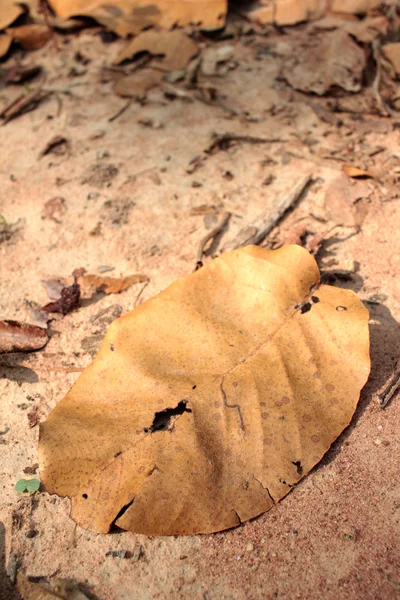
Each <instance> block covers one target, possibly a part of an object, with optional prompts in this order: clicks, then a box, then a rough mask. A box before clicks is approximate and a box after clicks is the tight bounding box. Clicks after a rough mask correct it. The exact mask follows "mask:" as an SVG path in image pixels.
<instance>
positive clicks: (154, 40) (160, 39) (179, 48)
mask: <svg viewBox="0 0 400 600" xmlns="http://www.w3.org/2000/svg"><path fill="white" fill-rule="evenodd" d="M139 52H149V53H150V54H152V55H153V56H160V55H162V56H164V58H163V59H162V60H160V59H157V60H154V61H153V64H156V65H158V66H159V67H160V68H162V69H165V70H166V71H177V70H178V69H182V68H183V67H185V66H186V65H187V64H188V62H189V61H190V60H191V59H192V58H193V56H195V55H196V54H197V53H198V46H197V44H196V43H195V42H194V41H193V40H191V39H190V37H188V36H187V35H185V34H184V33H182V31H178V30H174V31H154V30H150V31H144V32H143V33H141V34H140V35H138V36H136V37H135V38H133V40H131V41H130V42H129V43H128V44H127V45H126V46H125V48H123V49H122V50H121V52H120V53H119V54H118V56H117V58H116V60H115V61H114V62H115V63H116V64H119V63H121V62H123V61H124V60H127V59H129V58H133V57H134V56H135V55H136V54H138V53H139Z"/></svg>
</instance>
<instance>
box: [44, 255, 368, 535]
mask: <svg viewBox="0 0 400 600" xmlns="http://www.w3.org/2000/svg"><path fill="white" fill-rule="evenodd" d="M369 368H370V361H369V340H368V312H367V310H366V309H365V308H364V306H363V305H362V303H361V302H360V301H359V299H358V298H357V296H356V295H355V294H354V293H353V292H351V291H349V290H344V289H338V288H334V287H330V286H326V285H319V272H318V267H317V264H316V263H315V261H314V259H313V258H312V257H311V256H310V254H309V253H308V252H307V251H306V250H304V249H303V248H301V247H299V246H284V247H282V248H280V249H279V250H276V251H268V250H266V249H263V248H259V247H256V246H248V247H246V248H241V249H239V250H235V251H233V252H229V253H226V254H223V255H222V256H221V257H220V258H217V259H215V260H213V261H212V262H210V263H209V264H208V265H207V266H205V267H203V268H201V269H200V270H198V271H196V272H195V273H193V274H192V275H188V276H187V277H184V278H181V279H178V280H177V281H175V282H174V283H173V284H172V285H171V286H170V287H169V288H167V289H166V290H165V291H163V292H162V293H161V294H159V295H158V296H156V297H154V298H152V299H151V300H148V301H147V302H145V303H143V304H142V305H140V306H138V307H137V308H135V310H133V311H132V312H130V313H129V314H127V315H126V316H124V317H122V318H120V319H117V320H116V321H114V322H113V323H112V324H111V326H110V328H109V330H108V333H107V335H106V337H105V340H104V342H103V345H102V347H101V349H100V351H99V353H98V355H97V357H96V359H95V360H94V362H93V363H92V364H91V365H90V366H89V367H88V368H87V369H86V370H85V371H84V373H83V374H82V375H81V376H80V377H79V379H78V380H77V382H76V383H75V385H74V387H73V388H72V389H71V391H70V392H69V393H68V394H67V395H66V397H65V398H64V399H63V400H62V401H61V402H60V403H59V404H58V405H57V406H56V408H55V409H54V410H53V411H52V412H51V413H50V415H49V417H48V418H47V420H46V421H45V422H44V423H42V424H41V425H40V427H41V433H40V444H39V457H40V458H39V461H40V473H41V478H42V483H43V484H44V486H45V488H46V489H47V491H48V492H49V493H51V494H53V493H57V494H59V495H61V496H69V497H70V498H71V500H72V516H73V518H74V519H75V520H76V521H77V523H79V524H80V525H81V526H82V527H86V528H89V529H92V530H95V531H98V532H104V533H105V532H108V531H109V529H110V526H111V525H112V524H113V523H114V522H115V523H116V525H118V526H119V527H121V528H123V529H127V530H130V531H134V532H138V533H144V534H148V535H172V534H195V533H199V532H203V533H206V532H213V531H219V530H222V529H226V528H229V527H233V526H236V525H238V524H239V523H240V522H241V521H246V520H248V519H251V518H253V517H255V516H257V515H259V514H260V513H262V512H264V511H266V510H268V509H270V508H271V507H272V506H273V504H274V502H277V501H278V500H280V499H281V498H282V497H283V496H285V495H286V494H287V493H288V492H289V491H290V489H291V488H292V487H293V486H294V485H296V483H297V482H298V481H299V480H300V479H301V478H302V477H303V476H304V475H305V474H306V473H308V471H309V470H310V469H311V468H312V467H313V466H314V465H315V464H316V463H318V461H319V460H320V459H321V458H322V456H323V455H324V453H325V452H326V451H327V450H328V448H329V446H330V445H331V444H332V442H333V441H334V440H335V439H336V438H337V436H338V435H339V434H340V433H341V432H342V431H343V429H344V428H345V427H346V426H347V425H348V424H349V422H350V420H351V417H352V415H353V413H354V410H355V408H356V405H357V402H358V398H359V392H360V389H361V388H362V386H363V385H364V384H365V382H366V380H367V377H368V373H369Z"/></svg>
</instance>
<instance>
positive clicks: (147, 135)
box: [0, 25, 400, 600]
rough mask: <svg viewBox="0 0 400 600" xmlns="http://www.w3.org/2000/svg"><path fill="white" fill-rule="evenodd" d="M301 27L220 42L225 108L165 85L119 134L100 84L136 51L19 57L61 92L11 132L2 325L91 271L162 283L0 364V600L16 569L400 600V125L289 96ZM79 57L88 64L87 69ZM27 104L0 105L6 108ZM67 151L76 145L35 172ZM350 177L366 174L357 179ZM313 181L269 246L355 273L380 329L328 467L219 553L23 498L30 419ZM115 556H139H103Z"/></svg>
mask: <svg viewBox="0 0 400 600" xmlns="http://www.w3.org/2000/svg"><path fill="white" fill-rule="evenodd" d="M309 27H310V25H308V26H306V25H302V26H299V27H294V28H291V29H290V30H287V31H286V32H285V33H282V32H279V31H272V30H271V31H270V32H269V35H268V36H267V35H261V34H259V33H257V32H255V33H252V34H251V33H250V34H249V35H247V36H243V37H241V38H239V39H235V40H234V41H233V42H232V41H229V42H227V41H213V42H211V43H212V44H214V46H216V47H219V46H223V45H226V44H227V43H229V44H233V45H234V60H235V64H234V67H235V68H232V69H231V70H228V71H227V72H226V74H224V76H223V77H214V78H212V84H213V85H214V86H216V87H218V89H219V90H221V93H222V95H223V98H224V105H223V106H221V105H217V104H216V103H213V102H209V103H206V102H202V101H199V100H197V99H196V98H195V97H193V96H191V95H190V94H188V95H187V96H186V95H184V96H183V97H181V96H179V94H176V93H175V92H174V91H171V89H172V88H173V90H175V88H177V87H179V85H178V84H169V86H170V87H169V88H168V90H169V91H168V90H167V93H165V89H163V88H160V87H158V88H155V89H154V90H152V91H151V92H150V93H149V94H148V96H147V101H146V102H137V101H132V102H131V103H130V104H129V106H128V107H127V108H126V110H125V111H124V112H123V113H121V114H120V115H119V116H116V115H117V113H118V111H119V110H120V109H121V108H123V107H125V105H126V102H127V101H126V99H123V98H120V97H118V96H117V95H116V94H115V93H114V91H113V89H112V85H113V81H112V77H111V76H110V73H111V74H112V73H113V72H112V71H107V70H104V69H102V67H104V66H105V65H110V63H111V61H112V59H113V58H114V56H115V55H116V54H117V52H118V50H119V49H120V48H121V47H122V44H123V42H122V41H116V42H115V43H113V44H110V45H107V44H104V43H103V42H102V40H101V39H100V37H99V35H98V34H97V33H96V31H97V30H94V29H90V30H84V31H82V32H81V33H78V34H64V35H57V45H54V43H53V42H50V43H49V44H47V45H46V46H45V47H44V48H43V49H41V50H39V51H37V52H35V53H30V54H21V55H17V57H18V58H19V60H21V61H22V64H24V65H32V64H36V65H37V64H39V65H41V66H42V67H43V69H44V71H45V73H46V80H45V87H46V89H48V90H52V94H51V95H50V96H49V97H48V98H47V99H45V100H44V101H42V102H41V103H40V105H39V106H37V108H36V109H35V110H33V111H31V112H29V113H27V114H24V115H22V116H20V117H18V118H16V119H14V120H13V121H10V122H9V123H8V124H6V125H4V126H3V127H1V129H0V140H1V145H2V153H1V164H0V182H1V184H0V185H1V192H2V193H1V198H0V213H1V214H2V215H3V216H4V218H5V219H6V220H7V223H9V224H15V225H14V226H13V234H12V235H10V236H7V238H8V239H3V241H2V243H1V244H0V265H1V267H0V269H1V280H0V289H1V294H0V317H1V318H7V319H17V320H22V321H27V322H34V321H33V316H32V311H31V310H30V308H29V305H28V304H27V302H26V301H35V302H37V303H38V304H40V305H43V304H45V303H46V302H48V298H47V295H46V291H45V289H44V287H43V286H42V284H41V280H45V279H49V278H52V277H68V276H70V275H71V273H72V272H73V270H74V269H76V268H79V267H84V268H85V269H87V271H88V272H90V273H101V272H105V273H106V274H107V275H112V276H119V275H127V274H131V273H143V274H145V275H147V276H148V277H149V279H150V283H149V284H148V285H147V286H145V287H144V286H143V284H140V283H139V284H136V285H134V286H132V287H130V288H129V289H128V290H126V291H124V292H122V293H121V294H118V295H113V294H110V295H104V294H100V293H99V294H96V295H95V296H94V297H93V298H92V299H91V300H89V299H87V298H86V299H85V298H84V300H83V302H82V306H81V307H80V308H79V309H77V310H75V311H73V312H71V313H70V314H68V315H66V316H65V317H64V318H59V319H57V320H56V321H53V322H52V323H51V329H52V332H53V335H52V337H51V339H50V341H49V343H48V344H47V346H46V347H45V348H44V349H43V350H41V351H38V352H37V353H34V354H28V355H23V356H22V358H21V356H17V355H10V356H7V357H5V356H3V357H2V358H1V366H0V377H1V379H0V389H1V403H0V415H1V419H0V443H1V452H0V471H1V489H2V492H1V498H0V522H1V524H0V580H1V581H0V597H1V599H2V600H3V599H4V600H8V599H9V600H13V599H14V598H18V597H19V596H18V593H17V591H16V588H15V586H13V584H12V581H15V577H16V573H17V571H18V572H22V573H24V574H25V575H26V576H29V577H58V578H66V579H71V580H74V581H76V582H78V583H79V584H80V586H81V589H82V590H83V591H84V592H85V593H86V594H87V596H88V597H89V598H97V599H98V600H128V599H129V600H131V599H133V598H135V599H136V598H137V599H141V600H146V599H149V600H150V599H155V598H190V599H192V598H193V599H199V600H201V599H203V600H221V599H224V600H228V599H231V600H244V599H248V600H253V599H254V600H255V599H263V600H267V599H268V600H269V599H274V598H286V599H289V598H290V599H294V598H297V599H309V600H314V599H315V600H317V599H321V598H324V599H327V600H330V599H332V600H333V599H335V600H336V599H337V598H340V599H343V600H344V599H347V598H351V599H355V598H363V599H365V600H367V599H371V600H372V599H374V600H386V599H395V598H396V599H400V543H399V540H400V486H399V481H400V467H399V460H398V457H399V452H400V444H399V434H398V424H399V422H400V403H399V398H398V397H397V398H396V397H395V398H394V399H393V400H392V402H391V403H390V404H389V405H388V406H387V407H386V408H385V410H382V409H381V408H380V403H379V398H378V394H379V392H381V391H382V389H383V386H384V385H385V383H386V382H387V381H388V379H389V377H390V376H391V374H392V373H393V369H394V368H395V363H396V360H397V358H398V356H399V355H400V336H399V326H398V321H399V317H400V289H399V273H400V249H399V236H398V229H399V222H400V221H399V219H400V208H399V195H398V189H399V188H398V185H399V175H400V150H399V148H400V146H399V142H400V119H398V118H396V116H395V115H393V114H392V115H387V116H382V114H379V111H376V110H366V109H365V106H367V103H366V102H365V100H366V99H367V100H368V99H370V97H371V88H370V87H369V88H368V87H367V86H364V89H363V91H362V92H360V93H358V94H356V95H348V94H347V95H346V94H344V95H342V96H341V97H339V100H337V98H336V99H335V100H334V102H336V103H338V102H339V103H340V102H342V103H344V102H345V101H348V105H347V110H345V108H346V107H344V108H343V106H342V109H341V111H340V112H337V111H336V112H334V111H333V110H332V102H333V101H332V98H331V99H330V98H326V97H324V98H319V97H317V96H312V95H308V94H305V93H300V92H296V91H295V90H294V89H293V88H292V87H290V86H289V85H288V83H287V82H286V81H285V78H284V77H282V64H283V61H284V58H283V57H284V56H285V55H286V53H287V48H288V46H287V44H288V43H289V42H293V41H296V40H298V39H301V36H305V35H309V29H308V28H309ZM205 43H208V42H205ZM78 52H79V55H77V53H78ZM77 56H81V57H84V58H85V60H83V61H82V60H81V59H80V60H79V61H78V62H79V64H80V65H81V66H82V63H84V65H83V68H81V69H77V70H75V71H73V67H74V66H75V67H76V62H77V58H76V57H77ZM15 61H16V57H15V55H13V56H11V57H10V58H8V60H7V61H5V62H4V63H3V64H2V66H3V67H9V66H12V65H14V64H15ZM19 94H20V89H17V87H16V86H7V87H6V88H4V89H2V90H1V91H0V107H5V106H6V105H8V104H9V103H10V102H11V101H12V99H13V98H15V97H16V96H17V95H19ZM349 99H350V100H349ZM330 101H331V104H329V102H330ZM350 104H351V106H350ZM232 107H233V109H232ZM349 107H350V108H349ZM399 114H400V113H399ZM112 117H115V118H114V119H112V120H110V118H112ZM226 133H229V134H234V135H237V136H242V139H241V140H236V141H235V140H233V141H231V142H229V143H228V144H227V145H226V146H227V147H226V146H224V145H223V144H222V145H221V144H220V146H219V147H217V148H216V149H215V150H214V151H212V152H209V153H206V152H205V150H206V149H207V148H209V147H210V144H211V143H212V141H213V139H214V140H215V137H214V138H213V134H219V135H221V134H226ZM54 136H62V137H63V138H65V139H66V140H67V142H66V143H65V144H62V145H61V148H58V150H57V151H56V150H55V151H54V152H50V153H48V154H46V155H44V156H39V155H40V153H41V151H42V150H43V149H44V148H45V147H46V144H47V143H48V142H49V140H51V139H52V138H53V137H54ZM246 136H247V137H246ZM249 136H250V137H249ZM254 137H255V138H263V141H262V142H260V141H258V142H257V143H254V140H253V143H252V140H251V138H254ZM343 165H350V166H354V167H359V168H364V169H368V170H369V171H371V173H372V174H373V175H374V178H363V179H356V178H351V177H349V176H348V175H347V174H346V173H345V172H344V171H343ZM308 174H310V175H312V183H311V185H310V186H309V187H308V189H307V190H306V192H305V193H304V194H303V197H302V198H301V199H300V200H299V201H298V203H297V204H296V206H295V207H294V209H293V210H292V211H291V212H290V213H289V214H288V215H287V216H286V217H285V218H284V219H283V220H282V222H281V224H280V225H279V227H277V228H275V229H274V230H273V232H272V233H271V234H270V236H269V237H268V238H267V240H266V241H265V242H264V244H265V245H268V246H270V247H271V246H276V245H278V244H280V243H284V242H294V243H300V241H301V239H305V238H307V241H308V243H309V244H310V243H311V242H312V241H313V240H314V242H315V244H317V246H318V245H319V244H318V241H321V240H322V242H321V247H320V249H319V252H318V261H319V264H320V267H321V269H322V270H323V271H324V272H328V273H329V272H331V273H332V272H337V271H339V272H341V274H340V273H339V276H338V275H337V274H336V276H335V275H333V276H332V277H331V281H332V283H333V284H334V285H342V286H345V287H348V288H351V289H353V290H354V291H356V292H357V293H358V295H359V297H360V298H361V299H362V301H363V302H364V303H365V305H366V306H367V308H368V310H369V311H370V315H371V321H370V333H371V357H372V371H371V376H370V379H369V381H368V383H367V385H366V386H365V388H364V389H363V390H362V393H361V399H360V402H359V406H358V409H357V411H356V414H355V416H354V418H353V421H352V423H351V425H350V426H349V427H348V429H347V430H346V431H345V432H344V433H343V434H342V435H341V436H340V438H339V439H338V440H337V441H336V442H335V443H334V444H333V446H332V447H331V449H330V450H329V452H328V453H327V454H326V456H325V457H324V459H323V460H322V461H321V463H320V464H319V465H318V466H317V467H316V468H315V469H314V470H313V471H312V472H311V473H310V474H309V475H308V476H307V477H305V478H304V479H303V480H302V481H301V483H300V484H299V485H297V486H296V488H295V489H294V490H293V491H292V492H291V493H290V494H289V495H288V496H287V497H285V498H284V499H283V500H282V501H281V502H279V503H278V504H277V505H276V506H275V507H274V508H273V509H272V510H271V511H269V512H268V513H266V514H264V515H262V516H260V517H259V518H257V519H255V520H253V521H251V522H248V523H245V524H244V525H242V526H240V527H238V528H236V529H233V530H230V531H226V532H223V533H218V534H214V535H204V536H202V535H199V536H193V537H167V538H158V537H152V538H149V537H146V536H141V535H134V534H131V533H126V532H118V533H112V534H109V535H98V534H95V533H92V532H90V531H86V530H83V529H81V528H79V527H77V526H75V524H74V522H73V521H72V520H71V519H70V517H69V508H70V507H69V500H68V499H60V498H58V497H56V496H50V495H48V494H46V493H44V492H43V493H39V494H35V495H33V496H28V495H26V494H25V495H23V494H17V493H16V492H15V491H14V484H15V482H16V481H17V480H19V479H21V478H23V477H26V476H27V475H26V474H25V471H24V469H26V468H27V467H31V469H30V472H31V473H34V472H35V465H37V462H38V459H37V442H38V429H39V428H38V425H36V426H33V427H31V426H30V425H32V422H30V420H29V418H28V414H30V413H31V412H32V411H34V412H35V411H37V414H38V417H39V420H43V419H45V418H46V416H47V415H48V414H49V412H50V411H51V410H52V408H53V407H54V406H55V405H56V404H57V403H58V402H59V401H60V400H61V398H62V397H63V396H64V394H65V393H66V392H67V391H68V390H69V389H70V387H71V385H72V384H73V383H74V381H75V380H76V378H77V377H78V376H79V370H80V369H83V368H84V367H85V366H87V365H88V364H89V363H90V361H91V360H92V357H93V356H94V355H95V353H96V350H97V348H98V347H99V344H100V342H101V340H102V337H103V336H104V332H105V330H106V328H107V326H108V324H109V322H111V320H112V319H113V318H114V317H115V316H117V315H118V314H120V313H121V312H122V313H126V312H127V311H129V310H131V309H132V308H133V307H134V306H135V305H136V304H137V303H138V302H143V301H144V300H146V299H148V298H150V297H151V296H153V295H154V294H156V293H157V292H159V291H161V290H163V289H164V288H165V287H166V286H168V285H169V284H170V283H171V282H172V281H173V280H175V279H176V278H177V277H179V276H182V275H185V274H187V273H190V272H191V271H192V270H193V268H194V266H195V257H196V252H197V248H198V245H199V242H200V240H201V239H202V238H203V237H204V235H205V234H206V233H207V232H208V231H210V229H212V228H213V227H214V226H215V224H216V223H217V222H218V220H220V218H221V215H222V213H223V212H224V211H229V212H230V213H231V214H232V217H231V219H230V222H229V225H228V228H227V229H226V231H225V232H224V235H223V236H222V239H219V240H217V243H216V244H214V245H213V248H212V251H213V252H215V253H217V252H218V251H221V248H223V246H224V244H225V243H226V242H227V241H229V240H230V239H232V238H233V237H235V235H236V234H237V232H238V231H239V230H240V229H241V228H242V227H244V226H245V225H246V224H248V223H251V222H252V221H253V220H254V219H256V218H257V217H258V216H259V215H260V214H261V213H264V212H271V213H273V212H274V209H275V208H276V206H277V205H278V204H279V203H280V202H281V201H282V199H283V198H284V197H285V196H286V195H288V194H289V193H291V192H292V191H293V189H294V188H295V187H296V186H297V185H298V184H299V182H300V181H301V180H302V179H303V178H304V177H305V176H306V175H308ZM54 198H62V199H63V200H61V201H58V202H56V205H57V207H58V212H57V213H56V214H54V213H51V211H50V212H49V210H48V205H47V210H46V206H45V205H46V203H47V202H48V201H49V200H51V199H54ZM315 235H319V236H320V237H319V238H316V237H315ZM206 260H209V258H206ZM343 272H344V273H343ZM107 308H109V309H110V310H109V311H108V312H107V313H105V314H106V317H105V318H103V319H102V321H101V325H99V323H98V322H97V321H98V320H99V315H100V317H101V314H102V313H103V311H104V310H105V309H107ZM20 362H23V364H24V366H18V365H19V364H20ZM32 467H33V468H32ZM36 474H37V475H39V474H38V473H37V471H36ZM30 476H32V475H28V477H30ZM120 550H126V551H127V553H123V552H122V553H120V554H119V555H112V554H109V552H110V551H120ZM114 554H115V553H114Z"/></svg>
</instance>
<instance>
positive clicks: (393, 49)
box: [382, 42, 400, 75]
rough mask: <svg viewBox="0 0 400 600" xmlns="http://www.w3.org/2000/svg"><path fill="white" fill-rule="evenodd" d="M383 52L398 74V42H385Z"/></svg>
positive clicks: (399, 43)
mask: <svg viewBox="0 0 400 600" xmlns="http://www.w3.org/2000/svg"><path fill="white" fill-rule="evenodd" d="M382 51H383V54H384V55H385V56H386V58H387V59H388V60H390V62H391V63H392V65H393V67H394V70H395V71H396V74H397V75H400V42H393V43H392V44H385V45H384V46H383V47H382Z"/></svg>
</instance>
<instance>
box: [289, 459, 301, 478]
mask: <svg viewBox="0 0 400 600" xmlns="http://www.w3.org/2000/svg"><path fill="white" fill-rule="evenodd" d="M292 465H294V466H295V467H296V469H297V474H298V475H302V474H303V467H302V466H301V461H300V460H294V461H292Z"/></svg>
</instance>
